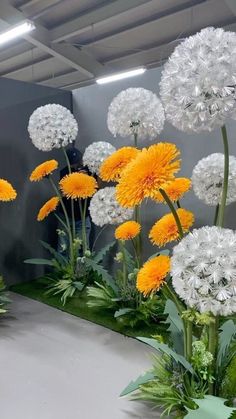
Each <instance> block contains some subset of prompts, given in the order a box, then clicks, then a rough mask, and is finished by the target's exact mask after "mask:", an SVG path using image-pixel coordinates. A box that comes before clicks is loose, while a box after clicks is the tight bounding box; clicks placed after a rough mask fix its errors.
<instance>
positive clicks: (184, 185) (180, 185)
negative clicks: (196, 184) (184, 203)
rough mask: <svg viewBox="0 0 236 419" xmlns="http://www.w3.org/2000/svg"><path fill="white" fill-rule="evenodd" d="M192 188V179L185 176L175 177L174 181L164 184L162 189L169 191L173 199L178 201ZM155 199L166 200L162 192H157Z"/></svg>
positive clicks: (169, 195) (168, 193)
mask: <svg viewBox="0 0 236 419" xmlns="http://www.w3.org/2000/svg"><path fill="white" fill-rule="evenodd" d="M190 188H191V180H190V179H188V178H185V177H180V178H176V179H174V180H173V181H172V182H169V183H167V184H166V185H163V186H162V189H164V191H165V192H166V193H167V195H168V197H169V198H170V199H171V201H174V202H175V201H178V200H179V199H181V198H182V196H183V195H184V194H185V193H186V192H188V191H189V189H190ZM155 200H156V201H158V202H164V203H165V200H164V198H163V196H162V194H161V193H160V192H157V194H156V197H155Z"/></svg>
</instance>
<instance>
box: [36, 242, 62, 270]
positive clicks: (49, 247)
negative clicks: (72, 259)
mask: <svg viewBox="0 0 236 419" xmlns="http://www.w3.org/2000/svg"><path fill="white" fill-rule="evenodd" d="M39 242H40V243H41V245H42V246H43V247H44V248H45V249H46V250H48V251H49V252H50V253H51V255H52V256H53V257H54V258H55V259H56V260H57V261H58V262H59V263H60V264H61V265H65V264H66V263H68V260H67V259H66V258H65V257H64V256H62V255H61V254H60V253H59V252H57V251H56V250H55V249H53V247H52V246H50V244H49V243H47V242H45V241H43V240H39Z"/></svg>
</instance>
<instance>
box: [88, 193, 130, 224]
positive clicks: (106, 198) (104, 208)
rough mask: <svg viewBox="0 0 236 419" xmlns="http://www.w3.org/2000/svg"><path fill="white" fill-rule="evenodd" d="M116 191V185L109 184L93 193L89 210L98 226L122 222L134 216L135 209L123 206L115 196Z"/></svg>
mask: <svg viewBox="0 0 236 419" xmlns="http://www.w3.org/2000/svg"><path fill="white" fill-rule="evenodd" d="M115 192H116V188H115V187H114V186H107V187H105V188H103V189H100V190H99V191H97V192H96V193H95V194H94V195H93V197H92V199H91V202H90V206H89V211H90V215H91V218H92V221H93V223H94V224H96V225H97V226H100V227H103V226H104V225H105V224H120V223H123V221H127V220H130V219H131V218H132V216H133V210H132V209H129V208H128V209H127V208H123V207H121V206H120V205H119V204H118V202H117V200H116V198H115Z"/></svg>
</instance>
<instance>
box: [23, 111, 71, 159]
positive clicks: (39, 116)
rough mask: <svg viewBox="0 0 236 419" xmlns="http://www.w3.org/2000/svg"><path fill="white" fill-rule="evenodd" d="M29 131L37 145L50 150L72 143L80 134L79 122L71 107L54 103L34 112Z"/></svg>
mask: <svg viewBox="0 0 236 419" xmlns="http://www.w3.org/2000/svg"><path fill="white" fill-rule="evenodd" d="M28 132H29V136H30V138H31V140H32V142H33V144H34V145H35V147H37V148H38V149H39V150H42V151H50V150H52V149H53V148H60V147H65V146H67V145H68V144H69V143H72V142H73V141H74V140H75V139H76V136H77V134H78V124H77V122H76V120H75V118H74V116H73V115H72V113H71V112H70V111H69V109H67V108H65V107H64V106H62V105H58V104H55V103H53V104H48V105H44V106H40V107H39V108H37V109H36V110H35V111H34V112H33V113H32V115H31V117H30V119H29V125H28Z"/></svg>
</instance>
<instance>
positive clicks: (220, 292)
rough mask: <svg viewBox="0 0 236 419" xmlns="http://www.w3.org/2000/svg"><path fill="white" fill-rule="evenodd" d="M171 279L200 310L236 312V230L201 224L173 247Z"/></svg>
mask: <svg viewBox="0 0 236 419" xmlns="http://www.w3.org/2000/svg"><path fill="white" fill-rule="evenodd" d="M171 275H172V283H173V287H174V289H175V291H176V293H177V294H178V295H179V296H180V298H182V299H183V300H184V302H185V303H186V305H187V306H188V307H193V308H195V309H196V310H198V311H200V312H201V313H204V312H211V313H213V314H214V315H222V316H228V315H229V314H233V313H236V234H235V232H234V231H233V230H230V229H225V228H221V227H202V228H199V229H195V230H193V231H192V233H189V234H188V235H187V236H186V237H185V238H183V239H182V240H181V242H180V243H179V244H178V245H177V246H175V247H174V249H173V256H172V258H171Z"/></svg>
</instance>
